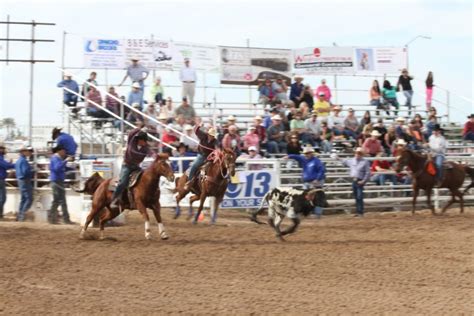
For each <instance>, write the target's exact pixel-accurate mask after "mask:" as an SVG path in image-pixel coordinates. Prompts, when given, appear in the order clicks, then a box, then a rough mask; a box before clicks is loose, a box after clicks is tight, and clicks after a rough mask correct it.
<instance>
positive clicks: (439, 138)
mask: <svg viewBox="0 0 474 316" xmlns="http://www.w3.org/2000/svg"><path fill="white" fill-rule="evenodd" d="M442 131H443V129H442V128H441V127H440V126H439V124H435V126H434V128H433V134H431V136H430V138H429V143H428V146H429V147H430V150H431V153H432V155H433V158H434V163H435V165H436V180H437V182H438V183H437V186H439V185H440V184H441V182H442V181H443V162H444V156H445V154H446V147H447V146H448V142H447V141H446V139H445V138H444V136H443V135H442V134H441V132H442Z"/></svg>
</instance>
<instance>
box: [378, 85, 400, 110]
mask: <svg viewBox="0 0 474 316" xmlns="http://www.w3.org/2000/svg"><path fill="white" fill-rule="evenodd" d="M382 96H383V100H384V105H385V107H386V109H387V110H390V105H391V106H393V107H394V108H395V109H396V110H395V111H394V112H393V113H394V114H395V115H398V108H399V107H400V106H399V104H398V101H397V89H396V88H395V87H392V85H391V84H390V81H388V80H384V82H383V89H382Z"/></svg>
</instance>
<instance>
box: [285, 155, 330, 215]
mask: <svg viewBox="0 0 474 316" xmlns="http://www.w3.org/2000/svg"><path fill="white" fill-rule="evenodd" d="M303 155H304V157H302V156H301V155H299V154H298V155H294V154H290V155H288V156H287V158H289V159H294V160H296V161H298V163H299V164H300V166H301V167H302V168H303V175H302V178H303V188H304V189H305V190H307V189H313V188H319V189H320V188H322V187H323V185H324V180H325V178H326V168H325V167H324V164H323V163H322V162H321V160H319V158H318V157H316V156H315V155H314V148H313V147H310V146H307V147H305V148H304V149H303ZM314 213H315V214H316V216H317V218H320V217H321V215H322V213H323V209H322V208H321V207H320V206H316V207H315V208H314Z"/></svg>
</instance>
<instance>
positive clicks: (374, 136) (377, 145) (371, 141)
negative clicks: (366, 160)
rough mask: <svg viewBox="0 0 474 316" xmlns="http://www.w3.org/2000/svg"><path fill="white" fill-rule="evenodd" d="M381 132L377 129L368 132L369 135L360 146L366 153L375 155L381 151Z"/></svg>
mask: <svg viewBox="0 0 474 316" xmlns="http://www.w3.org/2000/svg"><path fill="white" fill-rule="evenodd" d="M380 136H381V134H380V133H379V132H378V131H377V130H373V131H372V132H371V133H370V137H369V138H367V139H366V140H365V141H364V144H363V145H362V148H363V149H364V151H365V153H366V154H369V155H370V156H372V157H375V156H376V155H377V154H378V153H379V152H381V151H383V148H382V143H381V142H380V140H379V137H380Z"/></svg>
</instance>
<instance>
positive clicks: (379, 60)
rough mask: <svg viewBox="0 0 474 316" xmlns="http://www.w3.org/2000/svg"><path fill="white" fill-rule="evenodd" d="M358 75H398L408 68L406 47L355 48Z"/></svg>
mask: <svg viewBox="0 0 474 316" xmlns="http://www.w3.org/2000/svg"><path fill="white" fill-rule="evenodd" d="M355 58H356V67H355V68H356V71H355V72H356V73H358V74H362V73H375V74H398V73H400V71H401V70H402V69H403V68H406V60H407V55H406V49H405V48H404V47H372V48H370V47H369V48H355Z"/></svg>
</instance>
